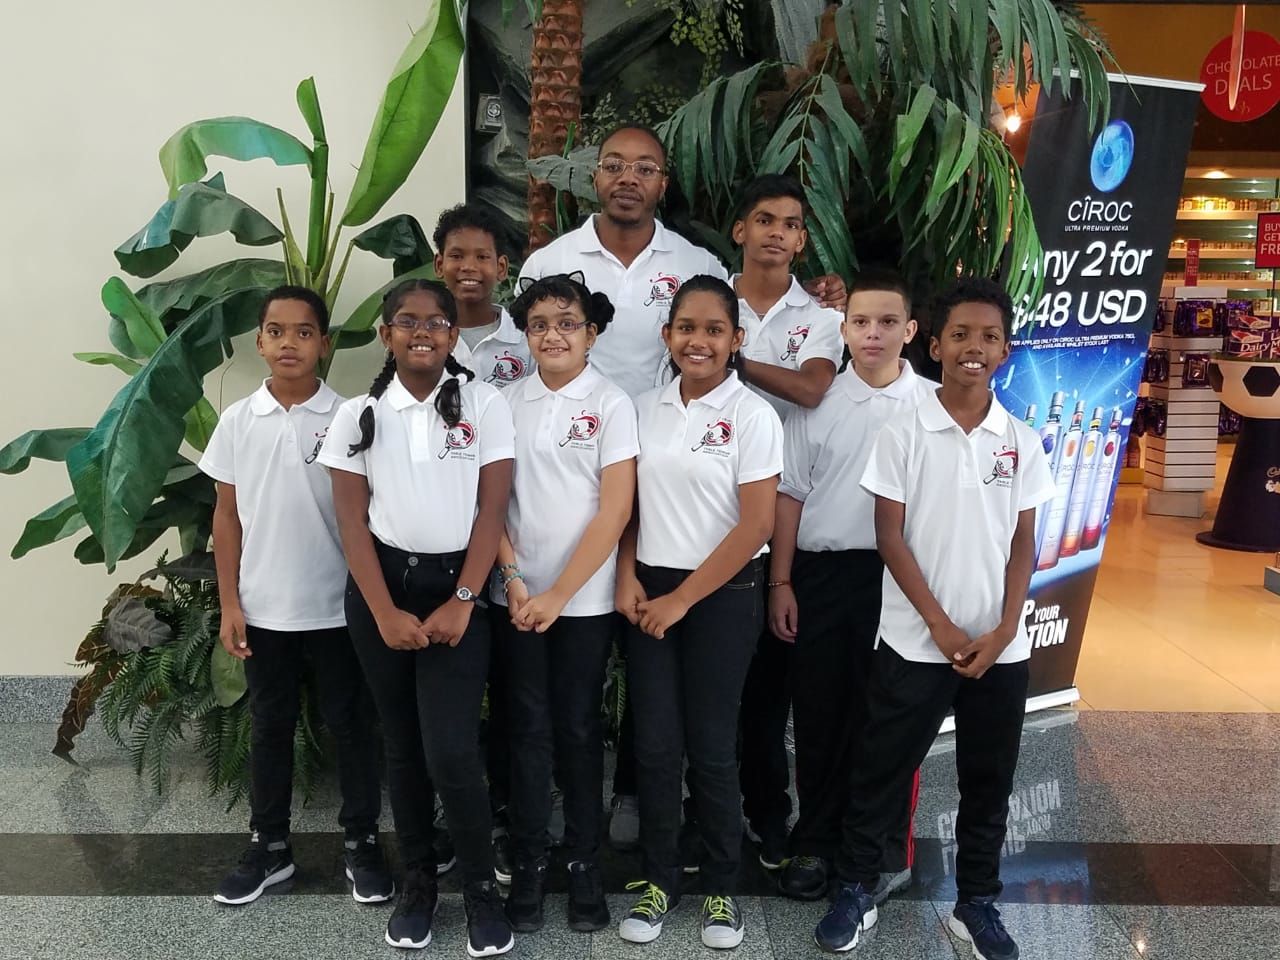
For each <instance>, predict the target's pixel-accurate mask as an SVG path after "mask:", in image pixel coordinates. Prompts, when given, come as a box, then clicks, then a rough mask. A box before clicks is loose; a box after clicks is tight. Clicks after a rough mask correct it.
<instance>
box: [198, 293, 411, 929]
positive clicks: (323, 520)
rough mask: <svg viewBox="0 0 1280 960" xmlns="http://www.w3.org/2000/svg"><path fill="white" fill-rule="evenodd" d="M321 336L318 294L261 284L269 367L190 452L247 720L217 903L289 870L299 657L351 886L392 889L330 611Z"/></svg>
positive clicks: (356, 691) (332, 525)
mask: <svg viewBox="0 0 1280 960" xmlns="http://www.w3.org/2000/svg"><path fill="white" fill-rule="evenodd" d="M328 349H329V312H328V310H327V309H326V308H325V304H324V300H323V299H322V298H321V297H320V296H319V295H318V294H316V293H314V292H313V291H311V290H308V289H306V288H304V287H293V286H285V287H277V288H276V289H275V290H272V291H271V293H269V294H268V295H267V298H266V301H265V303H264V304H263V308H262V313H261V315H260V317H259V320H258V352H259V353H260V354H261V355H262V357H263V359H265V360H266V362H267V366H268V368H269V369H270V370H271V376H270V377H269V378H268V379H267V380H265V381H263V384H262V386H261V387H259V388H258V389H257V391H256V392H255V393H254V394H253V395H252V396H250V397H248V398H246V399H244V400H240V401H237V402H236V403H233V404H232V405H231V406H229V407H227V409H226V410H225V411H223V414H222V418H221V419H220V420H219V421H218V426H217V427H216V428H215V429H214V432H213V436H212V437H210V439H209V446H208V449H206V450H205V452H204V456H203V457H202V458H201V460H200V469H201V470H203V471H204V472H205V473H206V474H208V475H209V476H210V477H212V478H213V479H214V480H215V481H217V486H218V502H217V506H216V507H215V509H214V519H213V546H214V558H215V561H216V563H217V568H218V595H219V599H220V601H221V606H222V621H221V629H220V639H221V641H222V647H223V649H224V650H226V652H227V653H229V654H231V656H233V657H236V658H238V659H240V660H243V661H244V670H245V679H246V681H247V682H248V687H249V712H250V723H251V730H252V733H251V736H252V747H251V749H250V754H249V768H250V778H251V791H250V816H249V829H250V830H251V831H252V836H251V838H250V841H249V847H248V849H247V850H246V851H245V854H244V856H243V857H241V859H240V863H239V865H238V866H237V867H236V868H235V869H234V870H233V871H232V872H231V873H229V874H227V876H226V877H225V878H224V879H223V881H222V883H221V884H220V885H219V887H218V892H217V893H216V894H215V895H214V899H215V900H217V901H218V902H220V903H226V904H243V903H249V902H251V901H253V900H256V899H257V898H258V897H259V896H260V895H261V894H262V892H263V890H265V889H266V888H267V887H268V886H271V885H272V884H276V883H280V882H282V881H284V880H287V879H288V878H289V877H291V876H293V873H294V865H293V854H292V852H291V850H290V846H289V813H290V809H289V808H290V805H291V803H292V796H293V740H294V732H295V728H296V727H297V725H298V712H299V696H298V689H299V683H300V681H301V674H302V670H303V666H304V662H307V663H309V664H310V665H311V668H312V669H313V670H314V672H315V677H316V683H317V687H318V692H319V695H320V704H319V706H320V712H321V714H322V715H323V717H324V721H325V724H326V725H327V726H328V727H329V729H330V731H331V732H332V733H333V736H334V740H335V741H336V744H337V760H338V782H339V785H340V787H341V789H342V810H341V812H340V813H339V822H340V823H341V824H342V827H343V830H344V831H345V832H346V842H345V844H344V851H345V857H346V873H347V878H348V879H349V880H351V881H352V895H353V896H354V897H355V899H356V900H357V901H359V902H361V903H378V902H382V901H385V900H389V899H390V898H391V896H392V893H393V885H392V881H391V876H390V874H389V873H388V872H387V868H386V864H385V862H384V861H383V857H382V851H381V848H380V847H379V846H378V815H379V813H380V812H381V809H382V794H381V788H380V785H379V782H378V766H377V760H376V755H377V749H376V746H375V743H374V739H373V733H372V729H371V723H370V721H371V714H370V712H369V704H368V699H367V694H366V692H365V686H364V679H363V674H362V673H361V671H360V664H359V662H358V661H357V660H356V656H355V652H354V650H353V648H352V646H351V639H350V637H349V636H348V635H347V628H346V622H347V621H346V616H345V614H344V612H343V593H344V590H345V587H346V578H347V563H346V560H345V559H344V557H343V554H342V542H341V540H340V538H339V536H338V527H337V518H336V516H335V514H334V509H333V489H332V487H331V485H330V483H329V476H328V474H327V473H326V472H325V471H324V469H323V468H322V467H321V465H320V464H319V463H318V457H319V454H320V449H321V447H322V446H323V444H324V440H325V435H326V434H327V433H328V431H329V424H330V422H331V421H332V420H333V417H334V414H336V413H337V411H338V407H339V405H340V404H341V403H342V399H343V398H342V397H340V396H338V395H337V394H336V393H334V392H333V390H331V389H330V388H329V386H328V385H326V384H325V383H324V382H323V381H322V380H320V379H318V378H317V377H316V366H317V365H318V364H319V362H320V358H321V357H323V356H324V354H325V352H326V351H327V350H328Z"/></svg>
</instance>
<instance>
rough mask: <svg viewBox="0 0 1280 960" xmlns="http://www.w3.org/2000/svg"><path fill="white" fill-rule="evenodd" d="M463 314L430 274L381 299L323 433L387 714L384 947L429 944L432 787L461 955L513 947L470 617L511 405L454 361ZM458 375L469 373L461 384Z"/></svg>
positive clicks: (354, 596) (484, 651)
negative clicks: (453, 864)
mask: <svg viewBox="0 0 1280 960" xmlns="http://www.w3.org/2000/svg"><path fill="white" fill-rule="evenodd" d="M456 320H457V310H456V306H455V304H454V300H453V297H452V296H451V295H450V293H449V291H448V290H447V289H446V288H445V287H444V286H443V285H442V284H439V283H435V282H432V281H425V280H407V281H405V282H404V283H401V284H400V285H399V286H397V287H395V288H394V289H393V290H392V291H391V292H390V293H389V294H388V295H387V297H386V298H385V299H384V301H383V304H382V326H381V328H380V329H379V334H380V336H381V338H382V343H383V344H384V345H385V346H386V348H387V360H386V364H385V365H384V366H383V368H382V371H381V372H380V373H379V374H378V376H377V377H376V378H375V379H374V381H373V385H372V386H371V387H370V388H369V393H368V394H367V395H366V396H363V397H357V398H355V399H353V400H350V401H348V402H347V403H345V404H343V405H342V407H341V408H340V409H339V411H338V414H337V416H336V417H335V418H334V421H333V426H332V427H331V428H330V431H329V436H328V438H327V440H326V442H325V447H324V452H323V453H322V454H321V458H320V459H321V463H323V464H324V465H325V466H327V467H328V468H329V469H330V473H331V476H332V480H333V497H334V505H335V508H336V512H337V516H338V529H339V532H340V534H341V537H342V547H343V552H344V553H345V554H346V558H347V565H348V567H349V568H350V570H351V575H350V577H349V578H348V580H347V590H346V614H347V625H348V629H349V630H350V633H351V639H352V642H353V644H354V646H355V650H356V655H357V656H358V658H359V660H360V665H361V667H362V668H363V670H364V674H365V678H366V679H367V681H368V683H369V687H370V690H371V691H372V693H373V698H374V702H375V704H376V705H377V709H378V714H379V716H380V718H381V721H382V732H383V739H384V743H385V748H386V766H387V780H388V783H389V788H390V793H391V809H392V812H393V813H394V815H395V826H396V836H397V839H398V841H399V844H400V851H401V858H402V860H403V861H404V864H405V876H404V881H403V884H402V886H401V890H400V896H399V899H398V901H397V904H396V908H395V912H394V913H393V914H392V916H391V918H390V920H389V921H388V922H387V933H386V940H387V942H388V943H389V944H391V945H392V946H397V947H408V948H419V949H420V948H422V947H425V946H426V945H427V944H428V943H430V942H431V922H432V917H433V916H434V914H435V908H436V900H437V889H436V857H435V851H434V848H433V841H434V830H433V826H432V814H433V809H432V807H433V804H432V801H431V797H432V783H433V782H434V786H435V789H436V791H438V792H439V795H440V799H441V802H442V803H443V805H444V812H445V816H446V817H447V819H448V822H449V828H450V832H451V833H452V836H453V840H454V843H455V845H456V848H457V855H458V860H459V862H460V864H461V866H462V873H463V899H464V904H465V908H466V916H467V952H468V953H469V954H470V955H471V956H473V957H484V956H492V955H494V954H499V953H505V952H506V951H508V950H510V949H511V947H512V946H513V944H514V940H513V938H512V935H511V926H510V924H509V923H508V922H507V919H506V916H505V913H504V911H503V905H502V898H501V896H500V895H499V893H498V888H497V884H496V882H495V880H494V865H493V848H492V847H491V846H490V830H491V823H490V813H489V798H488V792H487V790H486V788H485V782H484V769H483V766H482V765H481V762H480V753H479V725H480V705H481V701H482V700H483V696H484V685H485V677H486V675H487V672H488V666H489V634H488V630H487V624H486V622H485V618H484V617H483V616H480V617H477V616H474V607H475V603H476V594H477V593H478V592H479V591H480V590H482V589H483V587H484V584H485V581H486V578H487V576H488V574H489V571H490V569H491V568H492V567H493V561H494V556H495V555H496V553H497V549H498V538H499V537H500V536H501V535H502V520H503V516H504V515H505V513H506V508H507V498H508V496H509V493H510V489H511V460H512V455H513V453H514V438H513V433H512V425H511V410H510V408H509V407H508V406H507V403H506V401H504V400H503V399H502V397H501V395H500V394H499V393H498V391H497V390H496V389H494V388H493V387H492V386H489V385H488V384H485V383H476V382H474V380H473V379H472V378H471V374H470V371H468V370H466V369H464V368H463V367H462V366H461V365H460V364H458V362H457V361H456V360H454V358H453V357H452V356H451V351H452V350H453V347H454V345H455V344H456V343H457V340H458V328H457V323H456ZM462 376H465V377H467V378H468V379H467V382H463V381H462V380H460V379H459V378H460V377H462Z"/></svg>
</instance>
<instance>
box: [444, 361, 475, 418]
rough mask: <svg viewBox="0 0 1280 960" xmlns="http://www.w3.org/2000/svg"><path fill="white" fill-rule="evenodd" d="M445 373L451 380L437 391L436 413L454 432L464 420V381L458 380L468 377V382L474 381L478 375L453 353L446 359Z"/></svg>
mask: <svg viewBox="0 0 1280 960" xmlns="http://www.w3.org/2000/svg"><path fill="white" fill-rule="evenodd" d="M444 372H445V373H447V374H449V376H450V379H448V380H446V381H445V382H444V383H442V384H440V389H439V390H437V391H436V413H438V414H440V419H442V420H443V421H444V425H445V426H446V427H447V428H448V429H450V430H452V429H453V428H454V427H456V426H457V425H458V421H459V420H461V419H462V381H461V380H459V379H458V378H459V377H466V378H467V380H468V381H472V380H474V379H475V378H476V375H475V374H474V373H472V372H471V371H470V370H468V369H467V368H466V367H464V366H463V365H462V364H461V363H459V362H458V361H457V359H455V358H454V356H453V354H452V353H451V354H449V356H447V357H446V358H445V361H444Z"/></svg>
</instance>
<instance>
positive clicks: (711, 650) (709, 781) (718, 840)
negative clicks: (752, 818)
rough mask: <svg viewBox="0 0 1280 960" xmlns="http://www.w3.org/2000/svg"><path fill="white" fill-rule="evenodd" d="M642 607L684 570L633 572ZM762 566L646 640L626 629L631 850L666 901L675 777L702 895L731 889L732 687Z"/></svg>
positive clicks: (738, 679)
mask: <svg viewBox="0 0 1280 960" xmlns="http://www.w3.org/2000/svg"><path fill="white" fill-rule="evenodd" d="M637 574H638V576H639V578H640V583H641V584H642V585H643V586H644V589H645V592H646V593H647V594H648V596H649V597H650V598H656V597H660V596H664V595H665V594H668V593H670V592H671V591H672V590H674V589H676V588H677V587H678V586H679V585H680V584H681V583H682V582H683V581H684V579H685V578H686V577H687V576H688V575H689V571H687V570H672V569H669V568H666V567H649V566H646V565H644V564H637ZM762 576H763V565H762V564H761V563H760V561H758V560H753V561H752V562H751V563H749V564H747V566H746V567H744V568H743V569H742V571H741V572H739V573H738V574H737V575H735V576H734V577H733V579H732V580H730V581H729V583H727V584H725V585H724V586H723V587H721V588H720V589H719V590H717V591H716V592H715V593H713V594H711V595H710V596H709V597H706V598H705V599H703V600H701V601H699V602H698V603H696V604H694V606H693V607H692V608H691V609H690V610H689V612H688V613H687V614H685V617H684V619H683V620H681V621H680V622H679V623H677V624H675V625H674V626H672V627H671V628H670V629H668V630H667V632H666V636H665V637H664V638H663V639H661V640H656V639H654V638H653V637H650V636H648V635H647V634H645V633H644V632H642V631H641V630H640V629H639V628H637V627H631V628H630V631H631V632H630V636H629V638H628V641H627V642H628V651H627V681H628V691H629V695H630V697H631V702H632V704H633V705H634V708H635V745H636V769H637V774H638V781H639V783H638V785H639V789H640V794H639V796H640V848H641V851H642V853H643V857H644V872H645V879H646V880H648V881H649V882H650V883H655V884H657V885H658V886H659V887H661V888H662V889H663V890H664V891H665V892H666V893H667V894H668V895H670V896H672V897H676V896H678V895H679V891H680V875H681V867H682V864H681V862H680V852H679V835H680V810H681V793H682V789H681V772H682V769H683V761H684V757H685V755H686V754H687V755H688V759H689V773H688V778H689V786H690V790H691V791H692V794H693V801H694V805H695V807H696V808H697V812H698V825H699V829H700V830H701V833H702V838H703V841H704V842H705V844H706V848H707V854H706V861H705V862H704V863H703V864H702V872H701V876H702V883H703V888H704V889H705V890H706V892H707V893H713V894H720V895H727V894H732V893H734V892H735V890H736V886H737V879H738V866H739V860H740V859H741V852H742V814H741V808H740V801H739V793H738V764H737V751H736V749H735V748H736V740H737V727H738V709H739V705H740V703H741V699H742V687H743V684H744V682H745V681H746V676H747V667H748V665H749V663H750V660H751V653H752V649H753V648H754V646H755V640H756V637H758V636H759V634H760V624H761V621H762V619H763V608H762V607H763V605H762V603H761V591H760V581H761V578H762Z"/></svg>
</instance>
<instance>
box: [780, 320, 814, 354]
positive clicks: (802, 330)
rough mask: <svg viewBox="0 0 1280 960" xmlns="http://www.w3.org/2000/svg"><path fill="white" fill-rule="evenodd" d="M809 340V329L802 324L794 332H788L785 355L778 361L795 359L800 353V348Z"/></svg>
mask: <svg viewBox="0 0 1280 960" xmlns="http://www.w3.org/2000/svg"><path fill="white" fill-rule="evenodd" d="M808 338H809V327H808V326H807V325H803V324H802V325H800V326H798V327H796V328H795V329H793V330H788V331H787V349H786V352H785V353H783V354H782V355H781V356H780V357H778V359H779V360H790V359H791V358H792V357H794V356H795V355H796V354H797V353H799V352H800V348H801V347H803V346H804V342H805V340H807V339H808Z"/></svg>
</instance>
